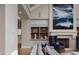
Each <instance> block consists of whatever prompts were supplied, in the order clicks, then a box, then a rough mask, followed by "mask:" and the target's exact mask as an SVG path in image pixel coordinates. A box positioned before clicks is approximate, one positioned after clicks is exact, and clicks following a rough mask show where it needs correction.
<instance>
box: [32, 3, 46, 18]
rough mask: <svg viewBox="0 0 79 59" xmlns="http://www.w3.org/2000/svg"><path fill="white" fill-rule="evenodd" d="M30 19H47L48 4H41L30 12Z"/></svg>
mask: <svg viewBox="0 0 79 59" xmlns="http://www.w3.org/2000/svg"><path fill="white" fill-rule="evenodd" d="M31 18H32V19H48V4H43V5H41V6H39V7H37V8H35V10H33V11H32V12H31Z"/></svg>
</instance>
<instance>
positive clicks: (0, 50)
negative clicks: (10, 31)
mask: <svg viewBox="0 0 79 59" xmlns="http://www.w3.org/2000/svg"><path fill="white" fill-rule="evenodd" d="M2 54H5V5H0V55H2Z"/></svg>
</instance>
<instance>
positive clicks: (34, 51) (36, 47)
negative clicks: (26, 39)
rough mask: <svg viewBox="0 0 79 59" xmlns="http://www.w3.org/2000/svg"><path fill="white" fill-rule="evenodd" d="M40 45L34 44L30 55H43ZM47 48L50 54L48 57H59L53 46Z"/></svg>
mask: <svg viewBox="0 0 79 59" xmlns="http://www.w3.org/2000/svg"><path fill="white" fill-rule="evenodd" d="M41 44H42V43H36V44H35V45H34V46H33V48H32V51H31V54H30V55H44V53H43V51H42V46H41ZM48 48H49V50H48V51H49V52H50V53H51V54H50V55H59V53H58V52H57V51H56V50H55V49H54V47H53V46H48Z"/></svg>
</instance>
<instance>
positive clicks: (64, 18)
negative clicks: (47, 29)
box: [53, 4, 73, 29]
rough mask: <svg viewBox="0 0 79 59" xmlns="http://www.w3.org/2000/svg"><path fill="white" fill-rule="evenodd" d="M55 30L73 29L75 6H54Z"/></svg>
mask: <svg viewBox="0 0 79 59" xmlns="http://www.w3.org/2000/svg"><path fill="white" fill-rule="evenodd" d="M53 29H73V4H53Z"/></svg>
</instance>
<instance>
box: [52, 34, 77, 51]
mask: <svg viewBox="0 0 79 59" xmlns="http://www.w3.org/2000/svg"><path fill="white" fill-rule="evenodd" d="M55 34H56V35H57V38H61V39H62V38H69V48H65V50H71V51H72V50H75V49H76V35H73V34H71V35H68V34H67V35H65V34H62V35H61V34H59V35H58V34H57V33H51V35H52V36H55ZM62 40H63V39H62Z"/></svg>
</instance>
